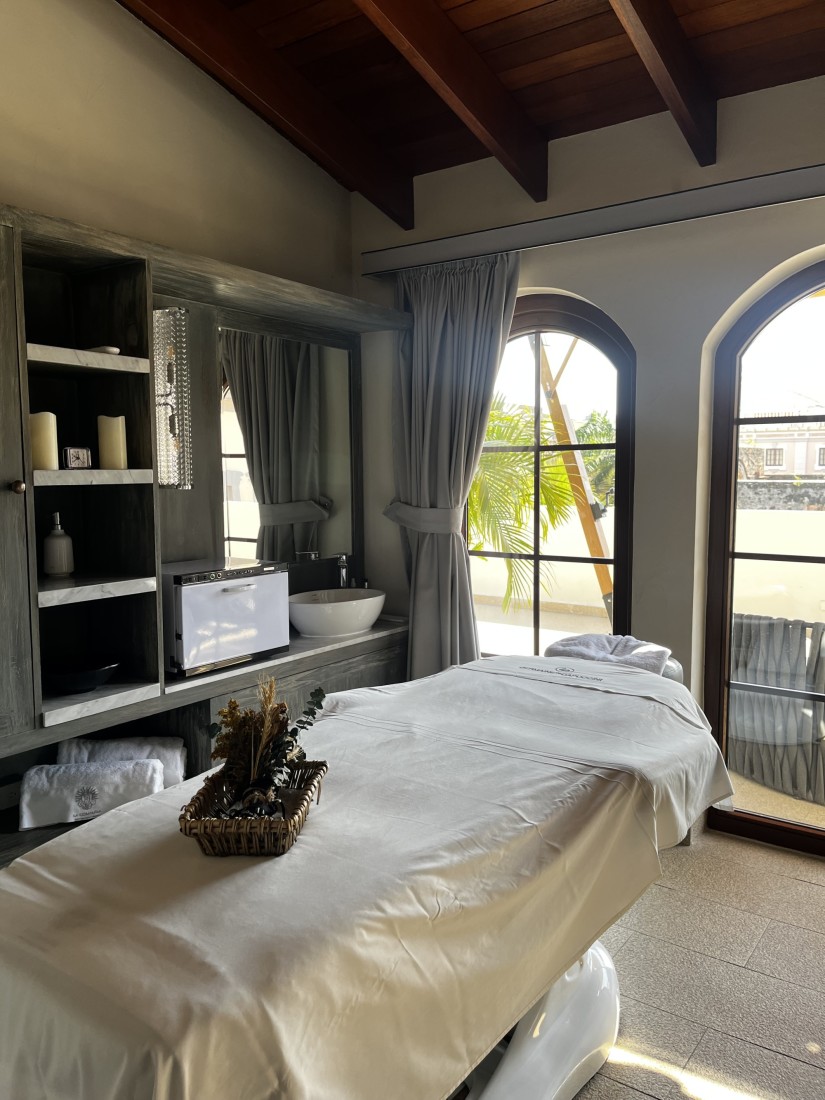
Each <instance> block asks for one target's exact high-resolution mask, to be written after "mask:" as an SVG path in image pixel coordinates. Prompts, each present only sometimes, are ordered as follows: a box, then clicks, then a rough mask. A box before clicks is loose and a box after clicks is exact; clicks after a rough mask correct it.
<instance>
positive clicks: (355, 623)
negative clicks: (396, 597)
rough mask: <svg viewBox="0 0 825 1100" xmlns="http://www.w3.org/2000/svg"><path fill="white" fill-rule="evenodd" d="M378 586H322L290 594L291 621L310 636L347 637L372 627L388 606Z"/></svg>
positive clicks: (300, 632)
mask: <svg viewBox="0 0 825 1100" xmlns="http://www.w3.org/2000/svg"><path fill="white" fill-rule="evenodd" d="M384 599H385V595H384V593H383V592H378V591H377V590H376V589H374V588H319V589H316V590H315V591H313V592H296V593H295V595H294V596H290V597H289V621H290V622H291V623H292V625H293V626H294V627H295V629H296V630H297V631H298V633H299V634H303V635H304V636H305V637H307V638H345V637H347V636H348V635H350V634H361V633H362V632H363V631H365V630H369V628H370V627H371V626H372V624H373V623H374V622H375V620H376V619H377V618H378V616H379V615H380V614H381V608H382V607H383V606H384Z"/></svg>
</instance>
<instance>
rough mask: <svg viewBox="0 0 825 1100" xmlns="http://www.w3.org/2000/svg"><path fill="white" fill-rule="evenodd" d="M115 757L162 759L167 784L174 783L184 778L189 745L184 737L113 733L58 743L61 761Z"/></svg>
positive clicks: (67, 762) (80, 761) (121, 758)
mask: <svg viewBox="0 0 825 1100" xmlns="http://www.w3.org/2000/svg"><path fill="white" fill-rule="evenodd" d="M112 760H160V762H161V763H162V764H163V785H164V787H174V785H175V784H176V783H182V782H183V773H184V771H185V769H186V749H185V747H184V744H183V738H181V737H111V738H107V739H106V740H102V741H95V740H92V739H89V738H85V737H73V738H72V739H71V740H69V741H61V742H60V744H59V745H58V746H57V762H58V764H86V763H89V762H91V761H96V762H99V763H102V762H104V761H112Z"/></svg>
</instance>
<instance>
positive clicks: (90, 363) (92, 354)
mask: <svg viewBox="0 0 825 1100" xmlns="http://www.w3.org/2000/svg"><path fill="white" fill-rule="evenodd" d="M26 356H27V358H28V361H29V363H30V364H31V365H36V366H48V367H68V368H70V369H71V370H87V371H120V372H121V373H125V374H148V373H149V360H148V359H140V358H138V357H137V356H135V355H111V354H109V353H107V352H101V351H80V350H79V349H77V348H56V347H51V346H50V345H48V344H26Z"/></svg>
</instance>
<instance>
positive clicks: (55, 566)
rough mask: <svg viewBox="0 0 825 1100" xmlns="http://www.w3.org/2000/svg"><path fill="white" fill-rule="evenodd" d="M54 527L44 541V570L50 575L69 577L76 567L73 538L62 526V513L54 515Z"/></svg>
mask: <svg viewBox="0 0 825 1100" xmlns="http://www.w3.org/2000/svg"><path fill="white" fill-rule="evenodd" d="M52 523H53V527H52V529H51V531H50V532H49V533H48V535H46V538H45V539H44V541H43V572H44V573H46V574H48V576H50V577H68V576H70V575H71V573H72V570H73V569H74V552H73V550H72V540H71V539H70V538H69V536H68V535H67V534H66V532H65V531H64V530H63V528H62V527H61V526H60V513H59V512H55V513H54V515H53V516H52Z"/></svg>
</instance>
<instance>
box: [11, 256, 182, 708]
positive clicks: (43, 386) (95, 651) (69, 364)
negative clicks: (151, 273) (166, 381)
mask: <svg viewBox="0 0 825 1100" xmlns="http://www.w3.org/2000/svg"><path fill="white" fill-rule="evenodd" d="M22 252H23V308H24V316H25V332H26V345H25V350H26V378H27V383H28V385H27V389H28V399H29V412H32V413H35V412H45V411H48V412H51V413H53V414H54V416H55V417H56V422H57V434H58V448H59V450H60V451H61V453H62V448H64V447H88V448H89V449H90V451H91V457H92V463H93V466H92V468H90V469H82V470H81V469H70V470H63V469H61V470H32V471H31V483H32V485H33V486H34V492H33V493H32V494H31V495H30V501H29V509H30V523H32V526H33V530H34V533H35V539H34V545H35V556H36V562H35V565H36V574H37V576H36V583H35V586H34V587H35V592H36V605H37V611H38V630H37V637H38V641H39V646H38V649H39V665H40V671H41V673H42V677H41V692H40V723H41V724H42V725H43V726H54V725H59V724H61V723H65V722H72V721H75V720H76V719H78V718H85V717H88V716H89V715H94V714H100V713H103V712H105V711H108V710H116V709H119V708H120V707H124V706H127V705H129V704H131V703H139V702H143V701H145V700H147V699H153V698H156V697H157V696H158V695H159V694H160V661H159V622H160V614H159V593H158V550H157V538H156V512H157V508H156V501H155V491H156V490H155V481H156V478H155V473H154V457H153V447H152V425H153V418H154V402H153V395H152V392H151V364H150V359H149V353H150V348H151V344H152V332H151V311H150V308H149V307H150V300H149V293H148V270H147V267H146V263H145V262H144V261H142V260H130V259H126V260H124V259H121V258H115V257H111V256H106V255H101V254H88V253H86V254H84V253H82V252H77V253H74V254H69V253H67V252H65V251H62V250H60V249H56V250H55V251H54V252H53V253H50V252H49V250H48V245H46V246H45V247H44V245H43V242H37V243H34V242H32V244H31V246H30V247H29V246H28V245H27V241H26V239H25V237H24V239H23V243H22ZM93 347H117V348H119V349H120V350H121V351H122V352H123V354H120V353H118V354H115V353H109V352H101V351H89V350H84V349H87V348H93ZM98 416H122V417H124V419H125V424H126V447H127V461H128V466H129V468H128V469H125V470H108V469H100V468H99V455H98V448H97V442H98V440H97V418H98ZM55 512H59V513H60V516H61V521H62V524H63V527H64V529H65V530H66V532H67V534H68V535H69V536H70V537H71V538H72V542H73V548H74V562H75V573H74V575H72V576H71V577H67V578H51V577H46V576H44V574H43V569H42V547H43V541H44V539H45V537H46V535H47V534H48V532H49V530H50V529H51V516H52V515H53V513H55ZM109 664H117V665H118V668H117V670H116V672H115V678H113V679H112V680H110V681H109V682H107V683H106V684H103V685H102V686H101V687H99V688H97V689H95V690H94V691H87V692H82V693H79V694H71V695H69V694H66V695H60V696H55V695H53V694H52V695H50V694H49V691H48V690H47V689H48V687H49V685H50V683H51V682H53V681H56V679H57V675H58V674H59V673H61V672H64V671H68V670H69V668H70V667H75V668H77V667H80V668H83V669H94V668H102V667H104V666H106V665H109Z"/></svg>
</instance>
